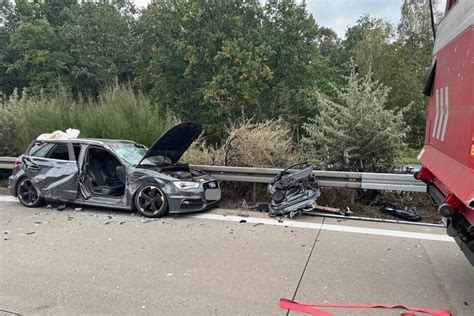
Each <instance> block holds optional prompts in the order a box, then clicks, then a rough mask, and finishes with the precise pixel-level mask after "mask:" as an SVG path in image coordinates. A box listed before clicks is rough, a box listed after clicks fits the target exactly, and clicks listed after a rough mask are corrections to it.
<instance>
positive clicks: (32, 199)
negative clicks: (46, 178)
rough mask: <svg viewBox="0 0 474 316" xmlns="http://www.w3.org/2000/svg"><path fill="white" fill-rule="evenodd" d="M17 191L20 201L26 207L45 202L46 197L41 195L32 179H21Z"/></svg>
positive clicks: (36, 205)
mask: <svg viewBox="0 0 474 316" xmlns="http://www.w3.org/2000/svg"><path fill="white" fill-rule="evenodd" d="M16 192H17V196H18V199H19V200H20V203H21V204H23V205H24V206H26V207H38V206H41V205H42V204H43V203H44V199H43V198H41V197H40V195H39V191H38V189H36V188H35V187H34V185H33V183H32V182H31V180H30V179H27V178H24V179H22V180H20V182H18V186H17V189H16Z"/></svg>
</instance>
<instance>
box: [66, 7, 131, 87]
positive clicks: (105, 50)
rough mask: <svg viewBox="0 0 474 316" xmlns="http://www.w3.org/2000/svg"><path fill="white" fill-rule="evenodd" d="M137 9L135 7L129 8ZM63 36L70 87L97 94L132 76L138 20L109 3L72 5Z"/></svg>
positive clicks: (128, 79)
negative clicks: (133, 28)
mask: <svg viewBox="0 0 474 316" xmlns="http://www.w3.org/2000/svg"><path fill="white" fill-rule="evenodd" d="M127 9H131V10H133V7H131V8H127ZM66 21H67V22H66V23H65V24H64V25H63V26H62V27H61V28H60V32H61V33H60V37H61V38H63V39H64V42H65V43H67V44H66V45H67V55H68V57H69V58H70V59H71V62H70V64H69V65H68V71H69V76H70V83H69V86H70V87H71V89H72V90H73V91H74V92H75V93H78V92H81V93H91V94H93V95H97V94H98V92H99V90H100V89H101V88H102V87H104V86H107V85H110V84H112V83H113V82H114V81H118V82H128V81H130V80H131V79H132V72H133V51H132V46H133V44H134V39H133V37H132V33H131V30H132V27H133V24H134V19H133V17H132V16H131V15H130V13H129V12H128V11H125V14H123V13H121V12H120V11H119V10H118V9H117V8H116V7H114V6H112V5H108V4H92V3H85V4H83V5H81V6H75V7H72V8H69V9H68V10H67V13H66Z"/></svg>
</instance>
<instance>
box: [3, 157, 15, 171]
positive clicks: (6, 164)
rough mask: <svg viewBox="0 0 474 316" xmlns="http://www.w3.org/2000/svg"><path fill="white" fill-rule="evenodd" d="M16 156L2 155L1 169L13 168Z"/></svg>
mask: <svg viewBox="0 0 474 316" xmlns="http://www.w3.org/2000/svg"><path fill="white" fill-rule="evenodd" d="M15 159H16V157H0V169H13V163H14V162H15Z"/></svg>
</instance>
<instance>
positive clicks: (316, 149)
mask: <svg viewBox="0 0 474 316" xmlns="http://www.w3.org/2000/svg"><path fill="white" fill-rule="evenodd" d="M389 91H390V89H389V88H387V87H385V86H384V85H382V84H380V83H378V82H377V81H373V80H372V78H371V74H370V73H369V74H367V75H365V76H360V75H358V74H356V73H355V72H354V71H352V72H351V74H350V75H349V77H348V81H347V85H346V86H344V87H342V88H339V89H338V90H337V101H332V100H330V99H328V98H327V97H325V96H320V98H319V106H320V114H319V115H318V116H316V117H314V118H310V119H309V121H308V122H307V123H305V124H304V125H303V129H304V130H305V131H306V133H307V135H308V136H307V137H306V138H305V140H304V148H305V154H306V155H308V154H309V155H310V156H312V157H317V158H316V159H318V158H319V159H320V160H321V161H322V162H324V164H325V165H328V166H329V165H334V166H335V167H337V168H341V169H344V170H357V171H362V170H365V171H367V170H375V169H376V168H377V167H378V165H384V166H387V165H391V164H392V163H393V162H394V161H395V160H396V158H397V157H398V155H399V153H400V150H401V149H403V147H404V146H405V144H404V141H405V138H406V132H407V131H408V128H406V126H405V123H404V120H403V115H402V112H398V113H396V112H395V111H394V110H389V109H386V108H385V105H386V103H387V98H388V95H389ZM308 149H309V150H308ZM309 158H310V159H311V157H309ZM314 159H315V158H313V160H314Z"/></svg>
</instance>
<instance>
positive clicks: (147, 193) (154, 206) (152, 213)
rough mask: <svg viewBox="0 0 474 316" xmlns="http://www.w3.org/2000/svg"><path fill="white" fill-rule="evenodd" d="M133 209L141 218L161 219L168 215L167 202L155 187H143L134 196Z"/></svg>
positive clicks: (162, 193)
mask: <svg viewBox="0 0 474 316" xmlns="http://www.w3.org/2000/svg"><path fill="white" fill-rule="evenodd" d="M135 207H136V209H137V211H138V212H139V213H140V214H142V215H143V216H146V217H161V216H164V215H166V213H168V200H167V199H166V195H165V193H164V192H163V191H162V190H161V189H160V188H159V187H157V186H156V185H145V186H143V187H141V188H140V189H138V191H137V193H136V194H135Z"/></svg>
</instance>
